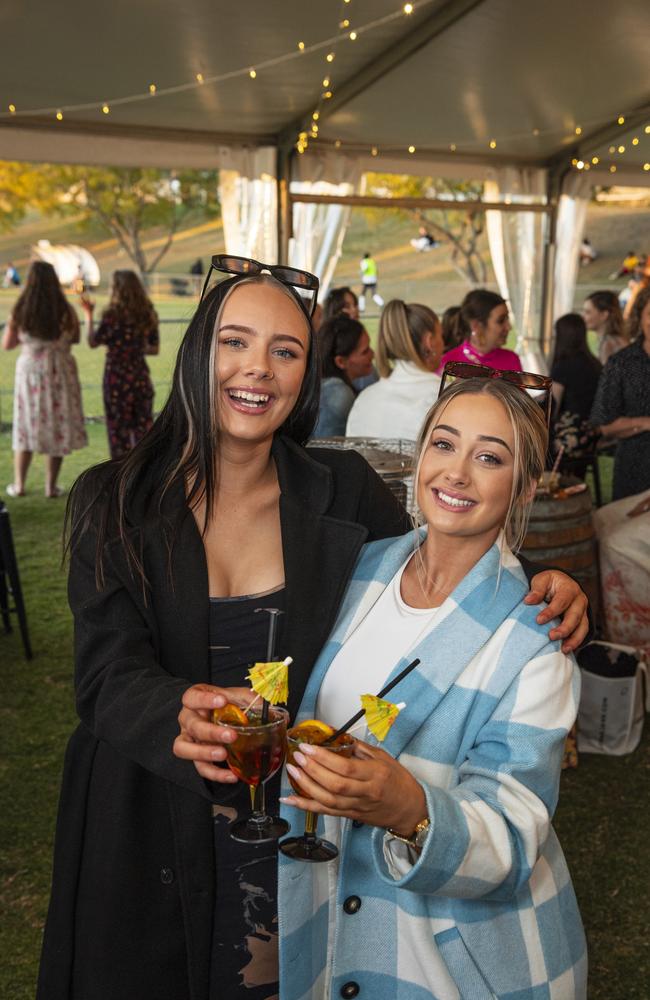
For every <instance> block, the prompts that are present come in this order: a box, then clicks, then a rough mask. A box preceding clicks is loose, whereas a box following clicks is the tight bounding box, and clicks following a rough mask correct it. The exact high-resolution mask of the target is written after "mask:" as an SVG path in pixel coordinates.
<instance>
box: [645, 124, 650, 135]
mask: <svg viewBox="0 0 650 1000" xmlns="http://www.w3.org/2000/svg"><path fill="white" fill-rule="evenodd" d="M643 131H644V132H645V134H646V135H650V125H646V127H645V128H644V130H643Z"/></svg>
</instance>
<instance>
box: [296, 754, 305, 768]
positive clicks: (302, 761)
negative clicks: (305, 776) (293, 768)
mask: <svg viewBox="0 0 650 1000" xmlns="http://www.w3.org/2000/svg"><path fill="white" fill-rule="evenodd" d="M293 759H294V760H295V762H296V764H300V766H301V767H304V766H305V764H306V763H307V758H306V757H305V756H304V755H303V754H301V753H300V752H299V751H296V753H294V755H293Z"/></svg>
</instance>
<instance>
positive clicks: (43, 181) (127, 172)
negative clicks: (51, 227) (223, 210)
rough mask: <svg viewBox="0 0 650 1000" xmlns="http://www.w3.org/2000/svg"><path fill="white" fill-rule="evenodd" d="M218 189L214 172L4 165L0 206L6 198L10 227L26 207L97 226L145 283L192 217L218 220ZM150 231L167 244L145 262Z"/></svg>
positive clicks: (82, 223) (51, 165) (1, 176)
mask: <svg viewBox="0 0 650 1000" xmlns="http://www.w3.org/2000/svg"><path fill="white" fill-rule="evenodd" d="M217 184H218V175H217V171H216V170H178V171H170V170H157V169H153V168H141V167H77V166H57V165H55V164H42V165H40V166H32V165H31V164H20V163H5V164H2V165H0V204H1V203H2V200H3V199H4V198H5V197H6V199H7V201H8V204H9V205H10V206H11V221H10V224H12V225H15V223H16V221H18V220H19V219H20V218H21V217H22V215H24V213H25V211H26V209H27V208H28V207H32V208H37V209H39V210H40V211H41V212H42V213H43V214H44V215H74V216H75V217H76V218H77V219H78V220H79V222H80V224H81V225H82V226H83V225H88V224H89V223H91V222H95V223H96V222H99V223H100V225H101V226H102V227H103V228H104V229H105V231H106V232H107V233H109V234H110V235H111V236H113V237H115V239H116V240H117V241H118V243H119V244H120V246H121V247H122V249H123V250H124V251H125V253H127V254H128V256H129V257H130V258H131V260H132V261H133V263H134V264H135V266H136V268H137V269H138V271H139V272H140V274H141V275H142V277H143V278H146V275H147V274H149V273H150V272H151V271H153V270H155V268H156V267H157V266H158V264H159V263H160V261H161V260H162V258H163V257H164V256H165V254H166V253H167V251H168V250H169V248H170V246H171V244H172V240H173V238H174V233H175V232H176V231H177V229H178V228H179V226H180V225H181V223H182V222H183V221H184V219H186V218H187V216H188V215H190V214H191V213H193V212H196V210H197V209H198V208H200V209H201V210H202V212H203V214H204V215H208V216H210V215H217V214H218V212H219V201H218V194H217ZM152 228H158V229H161V230H162V232H163V235H164V239H165V242H164V243H163V245H162V247H160V249H158V250H156V251H155V252H154V253H153V254H151V255H150V256H147V254H146V253H145V250H144V247H143V237H144V234H145V232H146V231H147V230H150V229H152Z"/></svg>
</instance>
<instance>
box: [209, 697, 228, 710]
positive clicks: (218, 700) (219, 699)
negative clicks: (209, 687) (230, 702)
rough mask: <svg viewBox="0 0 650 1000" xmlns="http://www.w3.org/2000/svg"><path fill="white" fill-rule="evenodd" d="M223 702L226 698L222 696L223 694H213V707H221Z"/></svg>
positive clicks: (224, 702)
mask: <svg viewBox="0 0 650 1000" xmlns="http://www.w3.org/2000/svg"><path fill="white" fill-rule="evenodd" d="M225 704H226V699H225V698H224V696H223V695H222V694H215V696H214V698H213V699H212V705H213V707H214V708H223V706H224V705H225Z"/></svg>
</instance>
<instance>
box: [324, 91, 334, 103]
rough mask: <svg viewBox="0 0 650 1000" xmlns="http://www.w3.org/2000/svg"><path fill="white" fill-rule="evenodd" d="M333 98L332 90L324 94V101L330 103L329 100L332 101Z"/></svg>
mask: <svg viewBox="0 0 650 1000" xmlns="http://www.w3.org/2000/svg"><path fill="white" fill-rule="evenodd" d="M331 96H332V91H331V90H326V91H325V92H324V94H323V100H324V101H329V99H330V97H331Z"/></svg>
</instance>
